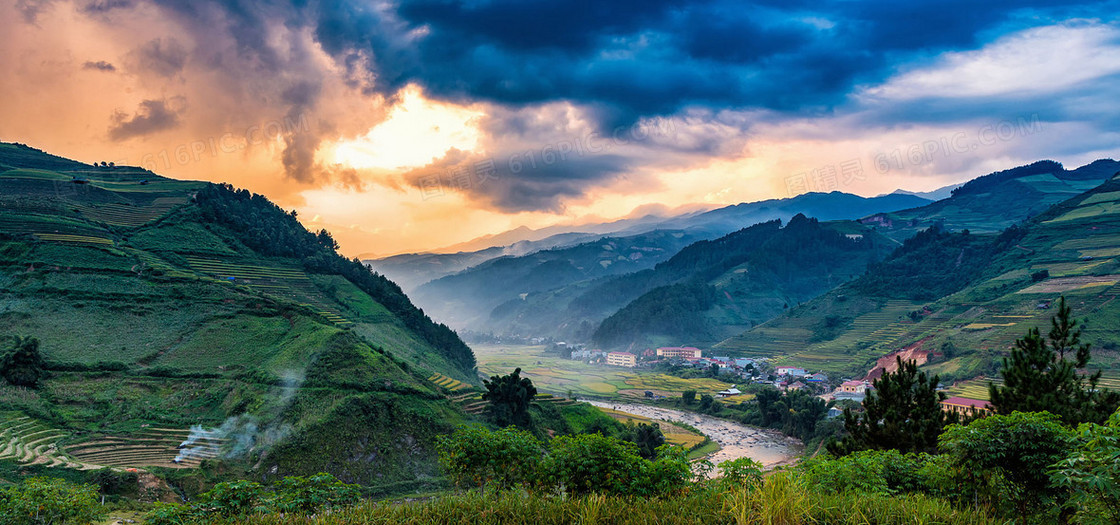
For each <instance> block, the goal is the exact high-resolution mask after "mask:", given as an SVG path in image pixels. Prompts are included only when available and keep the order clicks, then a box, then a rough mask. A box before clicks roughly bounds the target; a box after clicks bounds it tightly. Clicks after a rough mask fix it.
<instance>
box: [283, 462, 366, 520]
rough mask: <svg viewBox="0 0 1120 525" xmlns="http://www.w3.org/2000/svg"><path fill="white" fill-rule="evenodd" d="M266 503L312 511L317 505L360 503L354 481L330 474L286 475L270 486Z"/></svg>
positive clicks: (286, 509) (337, 506)
mask: <svg viewBox="0 0 1120 525" xmlns="http://www.w3.org/2000/svg"><path fill="white" fill-rule="evenodd" d="M273 490H274V491H275V495H274V496H273V497H272V498H271V499H270V501H269V505H270V506H271V507H273V508H275V509H277V510H279V511H280V512H307V513H310V512H315V511H317V510H319V509H335V508H343V507H349V506H352V505H357V504H358V503H361V491H360V490H359V489H358V486H357V485H348V484H346V483H343V482H341V481H339V480H338V479H337V478H335V477H334V476H332V475H330V474H326V473H323V472H320V473H318V474H315V475H313V476H309V477H306V478H305V477H301V476H288V477H286V478H284V479H282V480H280V482H279V483H277V484H276V487H275V488H274V489H273Z"/></svg>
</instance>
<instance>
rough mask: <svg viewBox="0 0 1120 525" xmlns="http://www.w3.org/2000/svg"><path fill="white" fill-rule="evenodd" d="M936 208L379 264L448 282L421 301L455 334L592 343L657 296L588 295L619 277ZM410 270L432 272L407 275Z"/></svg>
mask: <svg viewBox="0 0 1120 525" xmlns="http://www.w3.org/2000/svg"><path fill="white" fill-rule="evenodd" d="M928 202H929V201H928V200H926V199H922V198H919V197H914V196H910V195H887V196H881V197H876V198H864V197H859V196H857V195H850V194H846V193H840V192H833V193H827V194H826V193H809V194H805V195H799V196H797V197H793V198H789V199H772V200H767V201H760V202H753V203H744V204H738V205H734V206H728V207H725V208H720V209H716V210H712V211H708V212H703V213H690V214H685V215H683V216H679V217H672V218H667V219H663V220H660V221H656V222H643V223H641V224H640V225H635V226H630V227H629V228H628V229H626V230H623V231H622V232H619V233H618V234H613V235H611V236H609V237H602V238H596V239H594V240H591V241H588V240H587V239H586V238H585V237H579V236H577V237H574V238H575V239H578V240H579V241H581V242H580V243H579V244H575V245H569V246H561V247H557V248H552V249H547V250H540V251H537V252H534V253H529V254H527V255H522V256H508V257H501V258H495V259H493V260H489V261H486V262H482V263H479V264H477V265H476V266H473V267H470V268H468V269H465V270H461V271H458V272H457V273H453V270H455V269H458V268H460V267H461V266H462V265H463V264H464V263H465V262H466V261H475V260H477V257H478V256H479V255H486V254H481V253H477V252H476V253H474V254H470V253H465V254H449V255H433V254H429V255H412V256H403V258H401V257H397V258H391V259H386V260H381V261H373V262H372V263H371V264H372V265H373V267H375V268H379V269H384V270H385V271H387V272H391V273H392V275H401V276H403V277H406V278H407V279H409V280H410V282H417V281H418V280H419V279H421V278H422V276H423V275H433V276H435V275H444V276H443V277H441V278H438V279H436V280H434V281H432V282H430V283H428V284H425V285H423V286H420V287H419V288H417V289H416V291H415V293H414V294H413V296H414V298H415V299H416V301H417V303H418V304H420V305H422V306H423V307H424V309H425V310H427V311H429V312H430V313H431V314H432V315H433V316H434V317H436V318H437V319H440V320H442V321H445V322H447V323H448V324H451V325H452V326H455V327H456V328H459V329H465V330H470V331H474V332H484V333H485V332H492V333H495V334H499V335H503V334H504V335H510V334H519V335H529V336H541V337H544V336H551V337H558V338H565V339H572V338H574V339H579V340H587V339H588V338H589V337H590V335H591V332H592V330H594V328H595V326H597V325H598V323H599V322H600V321H601V320H602V319H603V318H605V317H606V316H608V315H610V314H611V313H613V312H615V311H616V310H618V309H619V308H621V307H623V306H625V305H626V303H627V302H629V301H630V300H632V299H634V298H635V297H637V296H638V295H641V293H644V292H646V291H648V288H645V289H642V290H640V291H638V292H636V293H633V294H632V295H626V296H625V297H623V296H622V295H617V294H616V295H614V296H609V297H607V298H605V300H599V298H598V297H595V296H590V295H588V294H590V293H592V292H593V291H594V290H596V289H597V288H598V287H599V286H600V285H602V284H604V282H605V281H608V280H610V278H611V277H614V276H618V275H625V274H630V273H634V272H641V271H643V270H648V269H650V268H653V267H654V265H656V264H658V263H661V262H663V261H666V260H668V259H669V258H670V257H672V256H673V255H674V254H676V253H677V252H678V251H679V250H680V249H682V248H684V247H685V246H687V245H689V244H691V243H692V242H694V241H700V240H705V239H715V238H718V237H721V236H724V235H727V234H728V233H731V232H734V231H736V230H739V229H742V228H744V227H746V226H750V225H752V224H756V223H761V222H766V221H771V220H775V219H779V220H789V219H790V218H792V217H793V216H795V215H797V214H799V213H803V214H805V215H810V216H814V217H818V218H820V219H821V220H837V219H856V218H859V217H863V216H865V215H867V214H869V213H873V212H877V211H883V210H893V209H901V208H904V207H908V206H914V205H916V204H923V203H928ZM655 228H656V229H655ZM572 235H576V234H572ZM554 239H555V237H553V238H549V239H545V240H543V241H540V242H552V240H554ZM557 242H559V241H557ZM523 248H524V247H517V246H514V247H510V248H508V249H511V250H512V249H517V250H520V249H523ZM488 254H494V252H488ZM402 262H406V263H417V262H418V263H421V264H422V265H423V266H422V267H421V268H420V269H418V268H417V266H415V265H413V266H409V267H408V268H405V267H403V266H402V265H401V264H400V263H402ZM426 272H430V273H426ZM447 274H449V275H447ZM622 293H623V294H627V293H629V292H627V291H622Z"/></svg>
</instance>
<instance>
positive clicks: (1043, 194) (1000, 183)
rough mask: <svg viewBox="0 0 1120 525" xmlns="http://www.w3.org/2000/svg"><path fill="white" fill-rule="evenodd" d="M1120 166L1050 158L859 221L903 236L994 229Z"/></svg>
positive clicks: (1095, 183) (1105, 176)
mask: <svg viewBox="0 0 1120 525" xmlns="http://www.w3.org/2000/svg"><path fill="white" fill-rule="evenodd" d="M1117 170H1120V162H1116V161H1114V160H1111V159H1101V160H1098V161H1096V162H1093V163H1091V164H1087V165H1085V166H1082V167H1080V168H1078V169H1076V170H1072V171H1071V170H1067V169H1065V168H1064V167H1062V165H1061V164H1059V163H1057V162H1054V161H1052V160H1043V161H1038V162H1035V163H1033V164H1029V165H1026V166H1019V167H1017V168H1012V169H1009V170H1004V171H999V172H995V173H990V174H988V175H984V176H981V177H977V178H975V179H973V180H971V181H969V182H967V183H965V184H964V185H962V186H961V187H959V188H957V189H955V190H953V191H952V197H950V198H948V199H942V200H939V201H937V202H934V203H932V204H928V205H925V206H921V207H917V208H911V209H907V210H902V211H897V212H893V213H878V214H875V215H872V216H869V217H867V218H865V219H864V220H863V221H862V222H863V223H864V224H868V225H875V226H877V227H879V228H880V231H881V232H882V233H883V234H884V235H887V236H889V237H891V238H894V239H896V240H899V241H902V240H904V239H907V238H909V237H911V236H913V235H914V234H915V233H917V232H918V231H920V230H924V229H926V228H929V227H930V226H934V225H937V226H939V227H941V228H944V229H949V230H970V231H972V232H973V233H997V232H1000V231H1003V230H1004V229H1005V228H1008V227H1010V226H1011V225H1013V224H1017V223H1019V222H1022V221H1024V220H1026V219H1028V218H1030V217H1033V216H1035V215H1038V214H1040V213H1042V212H1044V211H1046V210H1047V209H1048V208H1050V207H1051V206H1053V205H1055V204H1058V203H1059V202H1062V201H1064V200H1066V199H1069V198H1071V197H1074V196H1076V195H1078V194H1080V193H1082V192H1085V191H1088V190H1091V189H1093V188H1095V187H1096V186H1098V185H1100V184H1101V183H1103V182H1104V181H1106V180H1108V179H1109V178H1111V177H1112V175H1113V174H1114V173H1116V171H1117Z"/></svg>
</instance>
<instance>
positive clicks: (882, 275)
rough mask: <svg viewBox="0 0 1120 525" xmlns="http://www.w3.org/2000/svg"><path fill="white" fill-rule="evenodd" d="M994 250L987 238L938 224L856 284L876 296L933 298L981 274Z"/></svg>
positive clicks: (904, 244)
mask: <svg viewBox="0 0 1120 525" xmlns="http://www.w3.org/2000/svg"><path fill="white" fill-rule="evenodd" d="M992 254H993V250H992V245H991V243H990V240H989V239H987V238H984V237H978V236H975V235H969V234H967V233H948V232H945V231H943V230H942V229H941V228H938V227H936V226H934V227H931V228H929V229H927V230H925V231H922V232H919V233H918V234H917V235H915V236H913V237H911V238H909V239H907V240H906V241H905V242H904V243H903V245H902V246H901V247H899V248H898V249H897V250H895V252H894V253H893V254H891V256H890V257H889V258H888V259H886V260H885V261H883V262H881V263H877V264H874V265H872V266H871V267H870V268H868V269H867V273H866V274H865V275H864V276H862V277H860V278H859V279H857V280H856V281H854V282H853V283H852V286H853V287H854V288H855V289H856V290H858V291H859V292H861V293H864V294H867V295H871V296H876V297H889V298H892V299H910V300H913V301H933V300H936V299H940V298H941V297H944V296H946V295H948V294H951V293H953V292H956V291H958V290H960V289H962V288H964V287H965V286H967V285H968V284H969V283H971V282H972V281H973V280H975V279H976V278H977V277H979V276H980V272H981V270H982V269H983V267H984V263H986V262H987V261H988V260H989V259H990V258H991V256H992Z"/></svg>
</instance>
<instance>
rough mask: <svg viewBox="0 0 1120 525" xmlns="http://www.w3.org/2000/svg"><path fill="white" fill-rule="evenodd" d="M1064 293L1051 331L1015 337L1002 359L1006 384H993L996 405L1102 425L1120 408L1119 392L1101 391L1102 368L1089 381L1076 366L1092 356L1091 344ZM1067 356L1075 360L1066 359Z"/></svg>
mask: <svg viewBox="0 0 1120 525" xmlns="http://www.w3.org/2000/svg"><path fill="white" fill-rule="evenodd" d="M1077 324H1078V323H1077V320H1075V319H1073V317H1072V315H1071V308H1070V307H1069V306H1067V305H1066V298H1065V297H1064V296H1063V297H1062V298H1061V299H1060V300H1059V302H1058V311H1057V313H1056V314H1055V316H1054V317H1053V318H1051V319H1050V326H1051V327H1050V333H1049V334H1047V338H1046V339H1043V338H1042V335H1041V334H1040V333H1039V330H1038V329H1037V328H1032V329H1030V330H1029V331H1028V332H1027V335H1026V336H1025V337H1023V338H1021V339H1018V340H1016V341H1015V348H1013V349H1012V350H1011V355H1010V356H1008V357H1005V358H1004V359H1003V368H1002V369H1001V370H1000V374H1001V375H1002V376H1003V385H1002V386H997V385H995V384H992V385H990V386H989V390H990V393H991V399H992V407H993V408H994V409H995V411H996V412H998V413H1000V414H1010V413H1012V412H1015V411H1020V412H1042V411H1046V412H1050V413H1052V414H1057V415H1058V416H1059V417H1061V418H1062V421H1064V422H1065V423H1066V424H1070V425H1073V424H1077V423H1082V422H1093V423H1103V422H1104V421H1105V420H1106V419H1107V418H1108V415H1109V414H1111V413H1112V412H1113V411H1114V410H1116V408H1117V406H1120V394H1118V393H1116V392H1113V391H1110V390H1104V389H1099V388H1098V387H1097V385H1098V382H1099V381H1100V378H1101V372H1100V371H1099V370H1098V371H1097V372H1096V373H1095V374H1093V375H1091V376H1089V378H1088V381H1087V382H1086V380H1085V378H1083V377H1082V376H1081V375H1080V374H1078V372H1077V369H1079V368H1084V367H1085V366H1087V365H1088V364H1089V359H1090V358H1091V354H1090V350H1089V345H1088V344H1085V343H1082V342H1081V328H1080V327H1078V326H1077ZM1067 354H1068V355H1069V356H1070V357H1071V359H1066V356H1067Z"/></svg>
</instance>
